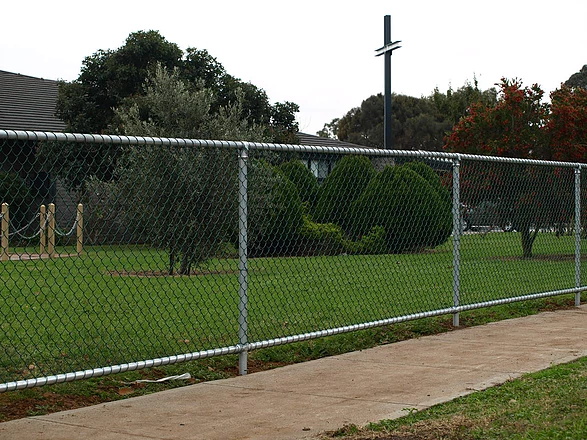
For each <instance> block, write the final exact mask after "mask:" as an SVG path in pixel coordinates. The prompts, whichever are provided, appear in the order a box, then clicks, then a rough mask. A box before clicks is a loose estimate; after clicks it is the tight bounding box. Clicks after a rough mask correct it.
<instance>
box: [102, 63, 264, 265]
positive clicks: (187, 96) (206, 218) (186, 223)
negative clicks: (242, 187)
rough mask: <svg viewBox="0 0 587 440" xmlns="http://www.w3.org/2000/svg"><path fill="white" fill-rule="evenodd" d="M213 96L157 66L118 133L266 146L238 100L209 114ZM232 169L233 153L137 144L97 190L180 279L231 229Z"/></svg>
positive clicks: (120, 111)
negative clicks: (163, 253) (164, 256)
mask: <svg viewBox="0 0 587 440" xmlns="http://www.w3.org/2000/svg"><path fill="white" fill-rule="evenodd" d="M214 98H215V95H214V93H213V92H212V91H211V90H210V89H207V88H204V87H200V88H198V87H196V86H194V85H192V84H189V83H186V82H184V81H182V80H181V79H180V77H179V71H178V70H177V69H175V70H173V71H169V70H168V69H166V68H165V67H163V66H158V67H157V68H156V70H155V71H154V73H153V74H151V75H150V76H149V79H148V81H147V83H146V85H145V87H144V93H142V94H141V95H137V96H135V97H133V98H129V99H127V100H125V101H124V104H123V105H122V106H120V107H118V108H117V109H116V110H115V115H116V120H117V121H118V127H119V128H120V130H121V132H122V133H123V134H133V135H143V136H163V137H170V136H180V137H185V138H194V137H195V138H215V139H220V140H222V139H234V138H238V139H244V140H250V141H263V140H265V137H264V130H263V129H262V127H260V126H258V125H256V124H252V123H250V122H249V121H248V119H247V118H246V117H245V116H244V115H243V109H242V106H241V101H237V102H236V103H234V104H232V105H230V106H228V107H221V108H220V109H219V110H218V111H217V112H216V113H212V111H211V108H212V106H213V103H214ZM237 171H238V170H237V156H236V153H235V151H234V150H224V149H214V148H192V147H187V146H186V147H177V146H157V145H154V146H136V147H130V148H126V149H125V150H123V151H121V152H120V158H119V160H118V162H117V164H116V166H115V171H114V179H113V180H112V181H110V182H102V185H104V186H105V187H106V188H108V191H103V192H104V193H108V194H111V198H110V200H109V202H110V204H111V210H113V211H116V212H118V213H121V215H122V216H123V217H124V219H123V220H124V222H125V224H128V225H129V228H130V229H131V232H132V235H133V236H134V237H141V239H142V240H144V241H146V242H147V243H150V244H152V245H153V246H156V247H159V248H163V249H167V250H168V252H169V272H170V273H173V271H174V269H175V266H176V263H177V262H178V261H179V262H180V267H179V273H180V274H185V275H189V274H190V271H191V268H192V267H193V266H194V265H197V264H199V263H201V262H202V261H205V260H206V259H208V258H210V257H211V256H212V255H214V253H215V252H216V250H217V249H218V246H219V245H220V243H222V242H224V241H227V240H229V239H230V237H231V236H232V234H233V233H234V230H235V229H236V228H237V224H238V223H237V214H236V213H237V197H236V195H237V194H238V191H237V175H238V172H237ZM94 188H99V185H98V186H96V185H94ZM107 202H108V201H107Z"/></svg>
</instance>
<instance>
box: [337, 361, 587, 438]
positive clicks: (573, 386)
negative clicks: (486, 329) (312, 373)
mask: <svg viewBox="0 0 587 440" xmlns="http://www.w3.org/2000/svg"><path fill="white" fill-rule="evenodd" d="M586 408H587V358H582V359H579V360H577V361H576V362H572V363H569V364H565V365H558V366H555V367H552V368H549V369H547V370H544V371H540V372H538V373H532V374H528V375H525V376H523V377H522V378H520V379H517V380H512V381H509V382H506V383H505V384H503V385H501V386H497V387H494V388H490V389H487V390H485V391H480V392H476V393H473V394H470V395H468V396H465V397H461V398H458V399H455V400H453V401H451V402H448V403H444V404H440V405H436V406H434V407H432V408H429V409H428V410H424V411H421V412H414V413H411V414H409V415H407V416H406V417H403V418H401V419H396V420H384V421H381V422H379V423H374V424H371V425H369V426H367V427H366V428H364V429H359V428H357V427H356V426H347V427H344V428H342V429H340V430H338V431H336V432H334V433H331V436H330V438H333V437H334V438H341V439H345V440H366V439H372V440H373V439H378V440H402V439H403V440H437V439H443V440H490V439H495V440H498V439H512V440H524V439H527V440H556V439H561V440H562V439H565V440H584V439H585V438H587V411H586V410H585V409H586ZM407 412H409V411H408V410H407Z"/></svg>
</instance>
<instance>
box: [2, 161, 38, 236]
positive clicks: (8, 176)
mask: <svg viewBox="0 0 587 440" xmlns="http://www.w3.org/2000/svg"><path fill="white" fill-rule="evenodd" d="M33 201H34V198H33V195H32V194H31V191H30V189H29V188H28V186H27V185H26V183H25V181H24V180H23V179H22V178H21V177H20V176H19V175H18V174H15V173H7V172H4V171H0V204H1V203H8V205H9V209H10V223H12V224H13V225H14V226H16V227H17V228H18V227H20V226H23V225H25V224H26V221H27V217H28V214H29V211H31V208H32V206H31V205H32V204H33ZM31 212H32V211H31Z"/></svg>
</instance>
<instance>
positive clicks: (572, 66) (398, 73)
mask: <svg viewBox="0 0 587 440" xmlns="http://www.w3.org/2000/svg"><path fill="white" fill-rule="evenodd" d="M4 3H5V4H3V5H2V8H0V14H1V16H2V25H1V26H0V70H6V71H10V72H16V73H22V74H25V75H31V76H38V77H43V78H49V79H64V80H73V79H75V78H77V76H78V75H79V72H80V67H81V62H82V60H83V58H84V57H85V56H88V55H91V54H93V53H94V52H96V51H97V50H98V49H116V48H118V47H120V46H122V45H123V44H124V41H125V39H126V37H127V36H128V34H129V33H131V32H134V31H138V30H149V29H154V30H158V31H159V32H160V33H161V34H162V35H163V36H164V37H165V38H166V39H167V40H168V41H171V42H173V43H177V44H178V45H179V46H180V47H181V48H182V49H184V50H185V49H186V48H187V47H197V48H199V49H207V50H208V51H209V52H210V53H211V54H212V55H213V56H214V57H216V58H217V59H218V61H219V62H220V63H222V64H223V65H224V67H225V68H226V70H227V71H228V73H230V74H231V75H234V76H236V77H238V78H241V79H242V80H245V81H250V82H252V83H253V84H255V85H256V86H258V87H261V88H263V89H265V91H266V92H267V94H268V95H269V99H270V100H271V101H272V102H275V101H286V100H287V101H293V102H295V103H297V104H299V106H300V113H299V114H298V122H299V123H300V129H301V131H304V132H307V133H312V134H313V133H315V132H316V131H317V130H319V129H321V128H322V127H323V125H324V123H326V122H330V121H331V120H332V119H333V118H335V117H341V116H343V115H344V114H345V113H346V112H347V111H348V110H350V109H351V108H352V107H357V106H359V105H360V104H361V102H362V101H363V100H364V99H366V98H368V97H369V96H370V95H373V94H376V93H379V92H383V59H382V57H378V58H375V56H374V51H375V49H377V48H379V47H381V46H382V45H383V17H384V15H391V37H392V40H402V43H401V45H402V48H401V49H399V50H397V51H395V52H394V55H393V57H392V89H393V91H394V92H396V93H402V94H407V95H412V96H422V95H428V94H430V93H431V92H432V91H433V89H434V87H436V86H438V87H439V88H440V90H442V91H445V90H446V89H447V88H448V86H449V85H450V84H452V86H453V88H458V87H460V86H461V85H463V84H464V83H465V81H466V80H467V79H469V80H472V78H473V75H476V76H477V79H478V80H479V85H480V87H481V88H483V89H485V88H488V87H491V86H492V85H493V84H495V83H496V82H498V81H499V80H500V78H501V77H504V76H505V77H508V78H514V77H517V78H520V79H522V80H523V81H524V84H527V85H530V84H533V83H538V84H540V85H541V86H542V88H543V89H544V90H545V91H546V92H550V91H552V90H554V89H556V88H557V87H558V86H559V85H560V83H561V82H564V81H565V80H566V79H568V77H569V76H570V75H572V74H573V73H575V72H577V71H579V70H580V69H581V67H582V66H583V65H584V64H587V1H585V0H557V1H553V0H509V1H503V0H492V1H474V0H468V1H464V0H463V1H461V0H438V1H433V0H404V1H399V0H386V1H384V0H359V1H357V0H355V1H345V0H311V1H310V0H295V1H288V2H285V1H278V0H272V1H271V0H249V1H243V0H240V1H238V0H234V1H233V0H208V1H200V0H191V1H187V0H186V1H178V0H165V1H151V0H143V1H136V2H135V1H125V0H117V1H113V0H101V1H100V2H96V1H80V0H75V1H66V0H62V1H59V0H56V1H47V0H43V1H38V0H34V1H20V2H19V1H12V2H4Z"/></svg>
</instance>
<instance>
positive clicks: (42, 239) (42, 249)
mask: <svg viewBox="0 0 587 440" xmlns="http://www.w3.org/2000/svg"><path fill="white" fill-rule="evenodd" d="M39 223H40V225H39V227H40V228H41V229H40V232H39V254H41V255H43V254H46V253H47V207H46V206H45V205H41V209H40V211H39Z"/></svg>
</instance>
